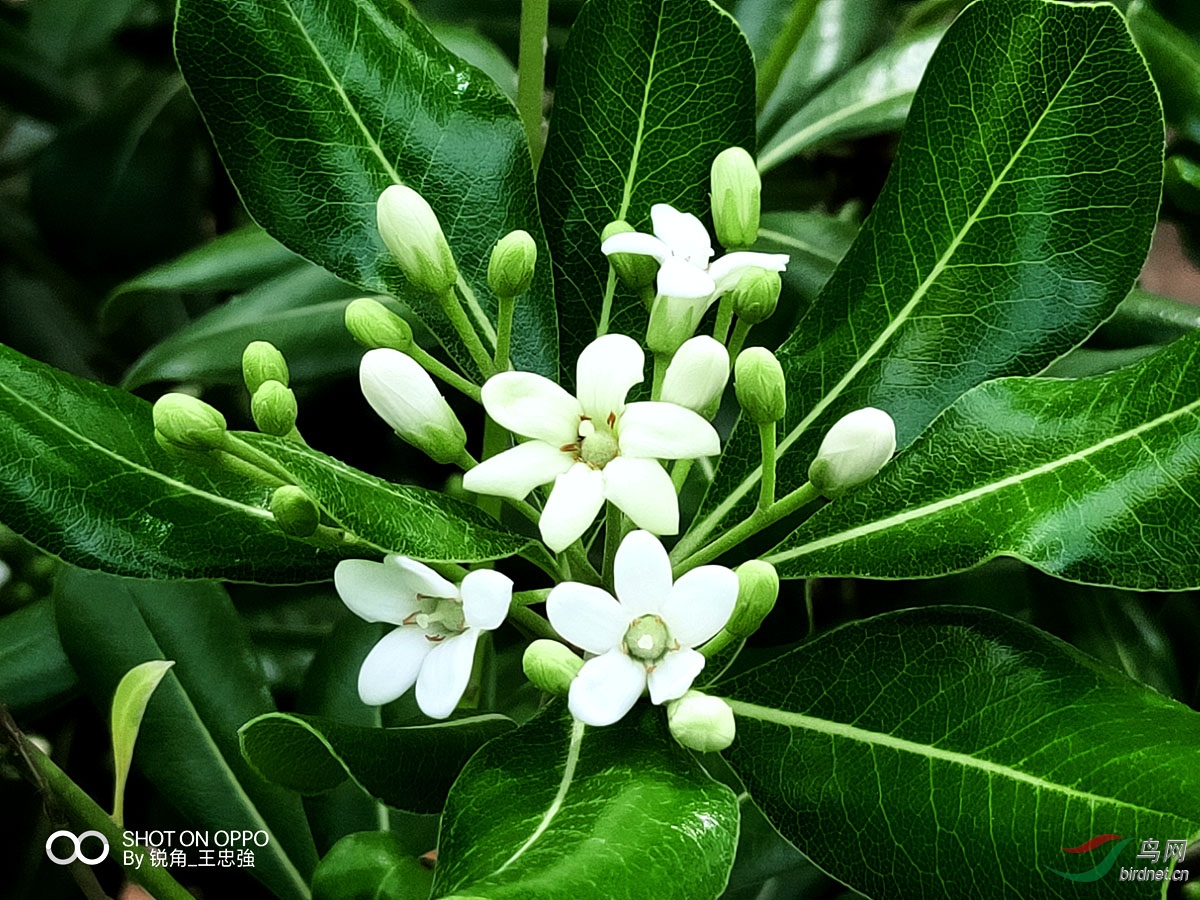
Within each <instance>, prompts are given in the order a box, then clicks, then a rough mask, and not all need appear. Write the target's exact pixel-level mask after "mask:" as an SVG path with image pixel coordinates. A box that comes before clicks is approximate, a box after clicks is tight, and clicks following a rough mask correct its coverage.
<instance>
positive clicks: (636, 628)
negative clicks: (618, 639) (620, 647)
mask: <svg viewBox="0 0 1200 900" xmlns="http://www.w3.org/2000/svg"><path fill="white" fill-rule="evenodd" d="M670 645H671V633H670V632H669V631H668V630H667V626H666V623H664V622H663V620H662V619H660V618H659V617H658V616H639V617H638V618H636V619H634V620H633V624H631V625H630V626H629V630H628V631H626V632H625V649H626V651H628V653H629V655H630V656H632V657H633V658H634V659H636V660H638V661H639V662H644V663H653V662H658V660H660V659H662V658H663V656H664V655H666V652H667V650H669V649H670Z"/></svg>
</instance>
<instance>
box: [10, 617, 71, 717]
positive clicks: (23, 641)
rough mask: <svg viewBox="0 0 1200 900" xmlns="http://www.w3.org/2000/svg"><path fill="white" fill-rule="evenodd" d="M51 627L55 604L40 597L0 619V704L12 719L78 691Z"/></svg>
mask: <svg viewBox="0 0 1200 900" xmlns="http://www.w3.org/2000/svg"><path fill="white" fill-rule="evenodd" d="M78 684H79V680H78V679H77V678H76V677H75V670H74V669H72V668H71V663H70V662H69V661H68V660H67V657H66V654H65V653H63V649H62V644H60V643H59V640H58V629H57V627H56V626H55V624H54V601H52V600H51V599H50V598H49V597H43V598H42V599H41V600H38V601H36V602H34V603H31V604H29V605H28V606H23V607H21V608H20V609H18V610H15V611H14V612H10V613H8V614H7V615H4V616H0V701H3V703H4V705H5V706H7V707H8V708H9V709H10V710H11V711H12V713H13V715H15V716H18V717H19V716H21V715H24V714H25V713H27V712H28V713H32V714H36V713H38V712H41V711H43V710H45V709H47V708H50V707H54V706H57V705H58V704H59V703H60V702H61V701H62V700H63V699H64V698H66V697H69V696H71V695H72V694H73V693H74V692H75V691H76V689H77V688H78Z"/></svg>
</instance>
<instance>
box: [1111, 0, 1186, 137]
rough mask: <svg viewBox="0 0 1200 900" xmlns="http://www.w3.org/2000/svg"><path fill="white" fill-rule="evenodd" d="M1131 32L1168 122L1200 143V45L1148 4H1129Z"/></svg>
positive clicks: (1135, 1) (1139, 1)
mask: <svg viewBox="0 0 1200 900" xmlns="http://www.w3.org/2000/svg"><path fill="white" fill-rule="evenodd" d="M1128 16H1129V30H1130V31H1132V32H1133V37H1134V40H1136V41H1137V45H1138V49H1140V50H1141V51H1142V53H1144V54H1146V61H1147V62H1148V63H1149V64H1150V71H1151V72H1153V73H1154V80H1155V83H1156V84H1157V85H1158V89H1159V91H1160V92H1161V93H1162V99H1163V106H1165V107H1166V111H1167V118H1168V119H1169V120H1170V121H1171V123H1172V124H1173V125H1176V126H1177V127H1178V128H1179V129H1180V130H1181V131H1182V132H1183V133H1184V134H1185V135H1186V136H1187V137H1188V138H1190V139H1191V140H1193V141H1200V43H1197V42H1196V41H1194V40H1193V39H1192V38H1191V37H1189V36H1188V35H1187V33H1186V32H1183V31H1181V30H1179V29H1178V28H1176V27H1175V26H1174V25H1172V24H1171V23H1170V22H1168V21H1167V20H1166V19H1164V18H1163V17H1162V16H1160V15H1159V14H1158V13H1157V12H1155V11H1154V9H1153V8H1152V7H1151V6H1150V4H1149V3H1146V2H1145V0H1134V2H1133V3H1130V4H1129V12H1128Z"/></svg>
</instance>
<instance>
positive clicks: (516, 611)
mask: <svg viewBox="0 0 1200 900" xmlns="http://www.w3.org/2000/svg"><path fill="white" fill-rule="evenodd" d="M508 619H509V621H510V622H512V623H513V624H514V625H516V626H517V627H518V628H520V629H521V631H523V632H525V634H527V635H529V636H530V637H540V638H549V639H550V640H552V641H557V640H561V638H559V636H558V632H557V631H555V630H554V629H553V628H552V627H551V625H550V623H549V622H547V621H546V620H545V619H543V618H542V617H541V616H539V615H538V614H537V613H535V612H534V611H533V610H532V609H530V608H529V607H528V606H518V605H517V603H515V602H514V603H513V604H512V605H511V606H510V607H509V608H508Z"/></svg>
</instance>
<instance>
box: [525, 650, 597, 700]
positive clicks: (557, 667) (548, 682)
mask: <svg viewBox="0 0 1200 900" xmlns="http://www.w3.org/2000/svg"><path fill="white" fill-rule="evenodd" d="M521 666H522V668H524V669H525V677H526V678H528V679H529V680H530V681H531V682H533V685H534V687H536V688H538V689H539V690H543V691H545V692H546V693H547V694H553V695H554V696H555V697H565V696H566V695H567V691H568V690H569V689H570V687H571V682H572V681H574V680H575V676H576V675H578V674H579V670H580V669H582V668H583V660H582V659H580V658H579V657H578V656H576V655H575V654H574V653H572V652H571V651H570V650H569V649H568V648H567V647H566V646H564V645H563V644H560V643H559V642H558V641H551V640H546V639H545V638H542V639H540V640H536V641H534V642H533V643H532V644H530V645H529V646H528V647H526V648H525V655H524V656H523V657H522V658H521Z"/></svg>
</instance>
